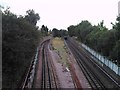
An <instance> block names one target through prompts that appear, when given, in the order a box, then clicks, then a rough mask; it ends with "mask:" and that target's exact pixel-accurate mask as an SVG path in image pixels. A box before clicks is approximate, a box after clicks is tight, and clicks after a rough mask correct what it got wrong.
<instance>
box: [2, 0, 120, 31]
mask: <svg viewBox="0 0 120 90" xmlns="http://www.w3.org/2000/svg"><path fill="white" fill-rule="evenodd" d="M118 1H120V0H0V4H1V5H2V6H5V7H6V6H9V7H10V11H11V12H13V13H15V14H17V15H25V14H26V11H27V10H29V9H33V10H34V11H35V12H36V13H38V14H39V15H40V20H39V22H38V23H37V25H38V26H39V27H41V26H42V25H43V24H44V25H45V26H47V27H48V28H49V29H53V28H57V29H67V27H69V26H70V25H77V24H79V23H80V22H81V21H82V20H88V21H89V22H91V24H92V25H97V24H98V23H100V22H101V21H102V20H104V25H105V26H106V27H107V28H109V29H111V28H112V25H111V22H113V23H115V21H116V18H117V16H118Z"/></svg>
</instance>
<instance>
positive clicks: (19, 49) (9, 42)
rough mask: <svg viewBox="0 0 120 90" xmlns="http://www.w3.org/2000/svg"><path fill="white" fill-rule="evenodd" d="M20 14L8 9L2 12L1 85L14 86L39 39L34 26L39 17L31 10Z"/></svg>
mask: <svg viewBox="0 0 120 90" xmlns="http://www.w3.org/2000/svg"><path fill="white" fill-rule="evenodd" d="M27 13H28V15H26V16H25V17H24V16H20V17H18V16H17V15H15V14H13V13H11V12H10V11H9V10H8V9H7V10H5V11H4V12H2V36H3V37H2V77H3V78H2V79H3V80H2V81H3V82H2V86H3V88H16V87H17V85H18V83H19V82H20V80H21V79H22V75H23V74H24V73H25V70H26V68H28V66H29V64H30V62H31V60H32V57H33V56H34V54H35V50H36V47H37V46H38V42H39V39H40V37H41V36H40V35H41V34H40V31H38V28H37V27H36V23H37V21H38V20H39V19H40V17H39V15H38V14H35V12H34V11H33V10H28V11H27Z"/></svg>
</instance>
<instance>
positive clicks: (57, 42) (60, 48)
mask: <svg viewBox="0 0 120 90" xmlns="http://www.w3.org/2000/svg"><path fill="white" fill-rule="evenodd" d="M52 47H53V49H54V50H55V52H56V53H57V54H58V55H59V57H60V63H62V64H64V65H66V66H67V67H68V66H69V65H68V63H67V57H68V56H67V52H66V47H65V44H64V41H63V40H62V39H61V38H58V37H56V38H53V40H52Z"/></svg>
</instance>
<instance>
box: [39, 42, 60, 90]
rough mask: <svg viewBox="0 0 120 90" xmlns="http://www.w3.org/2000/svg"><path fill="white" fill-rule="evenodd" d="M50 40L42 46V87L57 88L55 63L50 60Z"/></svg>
mask: <svg viewBox="0 0 120 90" xmlns="http://www.w3.org/2000/svg"><path fill="white" fill-rule="evenodd" d="M49 42H50V40H47V41H45V42H44V44H43V48H42V80H41V89H44V88H49V89H53V88H54V89H57V88H58V85H57V79H56V74H55V72H54V68H53V64H52V62H51V60H50V56H49V52H48V51H49V50H48V45H49Z"/></svg>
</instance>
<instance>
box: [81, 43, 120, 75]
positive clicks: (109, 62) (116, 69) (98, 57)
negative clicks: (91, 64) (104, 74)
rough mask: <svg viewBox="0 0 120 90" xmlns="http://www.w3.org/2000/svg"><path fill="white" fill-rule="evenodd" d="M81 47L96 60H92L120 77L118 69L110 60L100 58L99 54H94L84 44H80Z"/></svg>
mask: <svg viewBox="0 0 120 90" xmlns="http://www.w3.org/2000/svg"><path fill="white" fill-rule="evenodd" d="M81 45H82V47H83V48H85V49H86V50H87V51H88V52H90V53H91V54H92V55H93V56H94V57H95V58H97V59H94V60H95V61H96V62H98V63H99V64H101V65H102V66H103V65H106V66H108V67H109V68H110V69H111V70H113V71H114V72H115V73H116V74H118V75H119V76H120V67H119V66H118V65H116V64H115V63H113V62H112V61H111V60H109V59H107V58H106V57H105V56H102V55H100V54H99V53H97V52H95V51H94V50H93V49H91V48H89V47H88V46H86V45H85V44H83V43H82V44H81ZM93 56H92V58H94V57H93Z"/></svg>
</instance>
